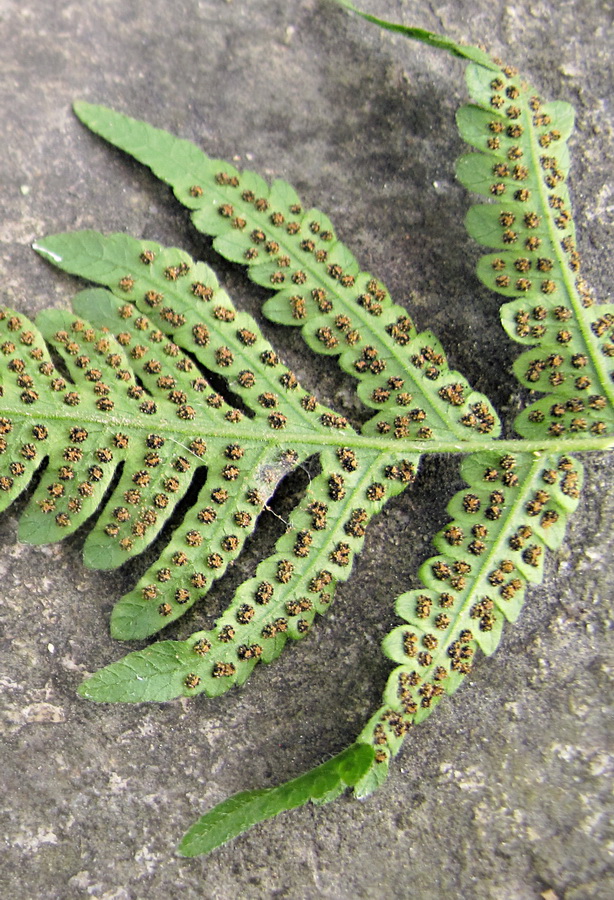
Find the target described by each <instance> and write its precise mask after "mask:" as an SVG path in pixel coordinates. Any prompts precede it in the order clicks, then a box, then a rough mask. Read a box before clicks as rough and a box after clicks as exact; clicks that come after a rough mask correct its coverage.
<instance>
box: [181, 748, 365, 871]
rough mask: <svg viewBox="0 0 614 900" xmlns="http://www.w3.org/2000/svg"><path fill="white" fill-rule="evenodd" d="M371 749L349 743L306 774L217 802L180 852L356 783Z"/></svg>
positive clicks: (206, 847) (203, 849) (202, 847)
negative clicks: (273, 786)
mask: <svg viewBox="0 0 614 900" xmlns="http://www.w3.org/2000/svg"><path fill="white" fill-rule="evenodd" d="M372 759H373V750H372V749H371V748H370V747H369V746H368V745H367V744H360V743H356V744H352V746H351V747H348V748H347V750H343V751H342V752H341V753H339V754H338V755H337V756H334V757H333V758H332V759H329V760H328V761H327V762H325V763H322V765H320V766H317V768H315V769H312V770H311V771H309V772H307V773H306V774H305V775H300V776H299V777H298V778H294V779H293V780H292V781H287V782H286V783H285V784H281V785H279V786H278V787H275V788H263V789H262V790H255V791H243V792H242V793H240V794H234V795H233V796H232V797H229V798H228V799H227V800H224V801H223V802H222V803H218V805H217V806H215V807H214V808H213V809H212V810H210V811H209V812H208V813H206V815H204V816H202V817H201V818H200V819H199V820H198V822H196V823H195V824H194V825H192V827H191V828H190V829H189V831H188V832H187V833H186V834H185V836H184V838H183V840H182V841H181V844H180V845H179V852H180V853H181V855H182V856H199V855H200V854H203V853H210V852H211V851H212V850H214V849H215V848H216V847H219V846H220V845H221V844H225V843H226V841H229V840H231V839H232V838H234V837H236V836H237V835H239V834H241V833H242V832H243V831H246V830H247V829H248V828H251V827H252V825H256V824H257V823H258V822H264V821H265V820H266V819H271V818H272V817H273V816H276V815H278V814H279V813H280V812H285V811H286V810H289V809H296V808H297V807H299V806H304V805H305V803H308V802H309V801H310V800H311V801H314V802H318V801H319V802H322V801H324V802H327V801H328V798H329V797H330V798H331V799H332V797H333V796H338V794H339V793H340V792H342V791H343V790H344V789H345V788H346V787H352V786H353V785H355V784H356V783H357V782H358V781H359V779H360V778H361V777H363V776H364V774H365V772H366V771H367V770H368V768H369V766H370V764H371V761H372Z"/></svg>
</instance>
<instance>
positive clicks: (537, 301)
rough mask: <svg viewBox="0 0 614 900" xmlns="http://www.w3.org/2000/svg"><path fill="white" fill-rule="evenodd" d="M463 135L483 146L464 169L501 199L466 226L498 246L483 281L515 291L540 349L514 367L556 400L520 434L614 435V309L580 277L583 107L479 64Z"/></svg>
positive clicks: (530, 337)
mask: <svg viewBox="0 0 614 900" xmlns="http://www.w3.org/2000/svg"><path fill="white" fill-rule="evenodd" d="M467 83H468V87H469V91H470V93H471V94H472V96H473V99H474V101H475V104H476V105H472V106H464V107H463V108H462V109H461V110H460V111H459V113H458V116H457V121H458V126H459V130H460V133H461V135H462V136H463V137H464V138H465V140H466V141H468V143H470V144H472V145H473V146H474V147H475V148H476V149H477V150H478V151H480V152H478V153H471V154H468V155H466V156H462V157H461V158H460V160H459V161H458V165H457V176H458V178H459V180H460V181H461V182H462V183H463V184H464V185H465V186H466V187H467V188H469V190H473V191H476V192H478V193H480V194H482V195H484V196H486V197H489V198H490V199H491V200H492V201H494V202H492V203H489V204H486V205H484V204H479V205H476V206H473V207H472V208H471V209H470V210H469V213H468V215H467V220H466V224H467V230H468V231H469V234H470V235H471V236H472V237H473V238H474V239H475V240H476V241H478V242H479V243H481V244H485V245H486V246H488V247H492V248H495V249H497V250H498V252H497V253H493V254H489V255H487V256H484V257H482V259H481V260H480V262H479V265H478V277H479V278H480V279H481V281H482V282H483V283H484V284H485V285H486V286H487V287H489V288H490V289H491V290H493V291H497V292H498V293H500V294H503V295H504V296H505V297H507V298H510V299H509V300H508V302H507V303H505V304H504V305H503V306H502V308H501V321H502V324H503V327H504V328H505V330H506V331H507V333H508V334H509V335H510V337H511V338H513V340H515V341H518V342H519V343H521V344H525V345H532V346H533V348H534V349H532V350H527V351H526V352H525V353H523V354H522V355H521V356H520V357H519V358H518V359H517V361H516V364H515V365H514V372H515V374H516V376H517V378H518V379H519V381H520V382H521V384H523V385H524V386H525V387H527V388H530V389H531V390H537V391H543V392H544V393H546V394H548V396H547V397H545V398H542V399H541V400H539V401H537V402H536V403H533V404H532V405H531V406H529V408H528V409H525V410H524V411H523V412H522V413H521V414H520V416H519V417H518V418H517V420H516V423H515V426H516V428H517V430H518V431H519V432H520V434H522V435H524V436H526V437H529V438H535V437H538V436H543V435H546V436H549V437H553V438H560V437H565V436H567V435H570V434H578V433H586V434H594V435H601V434H606V433H612V432H613V431H614V384H613V381H612V379H613V375H614V364H613V362H612V359H613V355H614V347H613V344H612V340H613V338H614V307H613V306H612V304H610V305H605V306H596V305H594V303H595V301H594V299H593V297H592V296H591V294H590V292H589V290H588V288H587V286H586V283H585V282H584V281H583V279H581V278H580V276H579V274H578V273H579V268H580V257H579V254H578V252H577V249H576V243H575V231H574V224H573V219H572V213H571V203H570V198H569V191H568V188H567V177H568V174H569V165H570V163H569V151H568V148H567V144H566V142H567V140H568V138H569V136H570V134H571V131H572V128H573V120H574V113H573V109H572V108H571V106H570V105H569V104H568V103H562V102H554V103H544V102H543V101H542V99H541V98H540V97H539V95H538V93H537V91H535V89H534V88H532V87H531V86H530V85H527V84H526V83H525V82H524V81H523V80H522V79H521V78H519V77H518V76H517V74H516V72H515V70H513V69H509V68H504V69H502V70H501V71H500V73H499V74H497V75H496V76H495V77H494V78H493V75H492V72H487V71H486V70H485V69H483V68H481V67H479V66H475V65H471V66H469V67H468V69H467Z"/></svg>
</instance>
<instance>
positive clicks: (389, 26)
mask: <svg viewBox="0 0 614 900" xmlns="http://www.w3.org/2000/svg"><path fill="white" fill-rule="evenodd" d="M336 2H337V3H338V4H339V5H340V6H344V7H345V8H346V9H348V10H350V12H354V13H356V14H357V15H359V16H361V17H362V18H363V19H366V20H367V22H372V23H373V24H374V25H379V27H380V28H384V29H386V31H395V32H397V33H398V34H402V35H404V36H405V37H407V38H410V39H411V40H415V41H420V43H422V44H428V45H429V46H430V47H437V48H438V49H441V50H447V51H448V53H451V54H452V55H453V56H458V57H460V58H461V59H470V60H473V62H476V63H479V64H480V65H482V66H485V67H486V68H487V69H493V70H497V69H498V68H499V66H498V65H497V63H495V62H494V61H493V60H492V59H491V57H490V56H489V55H488V53H486V52H485V51H484V50H480V48H479V47H471V46H465V45H464V44H457V43H456V42H455V41H452V40H450V38H447V37H445V36H444V35H441V34H435V33H434V32H432V31H425V29H424V28H412V27H411V26H408V25H399V24H397V23H396V22H389V21H387V20H386V19H378V18H377V16H371V15H369V14H368V13H365V12H362V10H360V9H357V8H356V7H355V6H354V4H353V3H350V2H349V0H336Z"/></svg>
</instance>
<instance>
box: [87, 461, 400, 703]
mask: <svg viewBox="0 0 614 900" xmlns="http://www.w3.org/2000/svg"><path fill="white" fill-rule="evenodd" d="M340 458H341V460H344V461H345V462H346V465H345V467H344V465H343V462H340ZM349 458H350V457H348V455H347V452H346V453H342V454H339V453H338V452H334V451H332V450H326V451H324V452H323V453H322V455H321V465H322V469H323V472H322V474H321V475H319V476H316V477H315V478H313V479H312V480H311V483H310V486H309V490H308V492H307V495H306V497H304V498H303V500H302V501H301V503H300V504H299V505H298V506H297V508H296V509H295V510H294V511H293V512H292V514H291V516H290V518H289V523H288V530H287V531H286V533H285V534H283V535H282V536H281V537H280V538H279V540H278V541H277V543H276V545H275V550H274V552H273V553H272V554H271V556H269V557H268V558H266V559H265V560H263V561H262V562H261V563H259V565H258V567H257V569H256V574H255V576H254V577H253V578H250V579H248V580H247V581H245V582H243V584H241V585H240V587H239V588H238V589H237V591H236V593H235V596H234V598H233V600H232V602H231V604H230V605H229V607H228V609H227V610H226V611H225V612H224V613H223V614H222V615H221V616H220V618H219V619H218V620H217V621H216V623H215V626H214V628H212V629H210V630H208V631H199V632H196V633H194V634H192V635H190V637H189V638H188V639H186V640H185V641H161V642H159V643H157V644H154V645H153V646H151V647H147V648H146V649H145V650H138V651H135V652H133V653H130V654H128V655H127V656H125V657H124V658H123V659H121V660H119V661H118V662H116V663H111V664H110V665H108V666H106V667H105V668H103V669H101V670H99V671H98V672H96V673H95V674H94V675H92V676H91V677H90V678H88V679H87V680H86V681H85V682H84V683H83V684H82V685H81V687H80V693H81V695H82V696H84V697H87V699H89V700H96V701H99V702H103V701H104V702H123V703H139V702H142V701H145V700H156V701H163V700H171V699H173V698H174V697H178V696H181V695H186V696H194V695H195V694H198V693H206V694H207V695H208V696H211V697H213V696H218V695H219V694H221V693H224V692H225V691H227V690H228V689H229V688H231V687H232V686H233V685H235V684H243V682H245V681H246V679H247V678H248V677H249V675H250V673H251V671H252V669H253V668H254V666H255V665H256V664H257V663H258V662H264V663H269V662H271V661H272V660H274V659H276V658H277V657H278V656H279V654H280V653H281V651H282V650H283V648H284V646H285V644H286V642H287V640H288V639H289V638H291V639H292V640H300V639H301V638H303V637H305V636H306V635H307V634H308V633H309V631H310V629H311V625H312V623H313V620H314V618H315V615H316V613H320V614H322V613H324V612H326V610H327V609H328V608H329V607H330V604H331V602H332V600H333V597H334V590H335V585H336V584H337V582H339V581H345V580H346V579H347V578H349V576H350V573H351V569H352V564H353V561H354V557H355V555H356V554H357V553H359V552H360V550H361V549H362V544H363V541H364V535H365V531H366V527H367V525H368V522H369V521H370V519H371V518H372V517H373V516H374V515H375V514H376V513H377V512H379V510H380V509H381V508H382V506H383V505H384V503H385V502H386V501H387V500H388V499H389V498H390V497H391V496H394V495H395V494H398V493H399V492H400V491H402V490H403V489H404V487H405V486H406V482H404V481H403V480H402V479H399V478H398V477H396V473H394V472H391V467H390V465H389V462H390V452H389V451H386V452H377V451H370V455H369V454H368V453H367V452H366V451H363V452H362V453H361V456H360V465H356V467H355V468H354V467H353V466H354V464H355V463H356V460H357V458H356V456H355V455H353V454H352V457H351V458H352V468H348V465H347V461H348V459H349ZM142 580H145V581H147V576H144V579H142ZM141 604H142V601H141V597H140V595H139V591H138V586H137V589H135V591H134V592H132V593H131V594H128V595H126V597H124V598H123V600H122V601H120V603H119V604H118V605H117V607H116V612H115V615H117V616H122V617H123V616H128V617H129V618H130V627H131V629H133V628H134V626H133V624H132V617H133V616H134V618H135V619H136V620H137V621H139V620H140V616H141V615H142V614H141ZM133 605H136V607H137V609H136V611H134V612H133V609H132V607H133Z"/></svg>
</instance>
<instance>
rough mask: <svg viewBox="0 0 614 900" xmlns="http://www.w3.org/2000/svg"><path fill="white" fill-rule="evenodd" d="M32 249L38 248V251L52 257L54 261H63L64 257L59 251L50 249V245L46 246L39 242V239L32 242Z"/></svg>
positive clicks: (48, 257) (49, 257) (42, 254)
mask: <svg viewBox="0 0 614 900" xmlns="http://www.w3.org/2000/svg"><path fill="white" fill-rule="evenodd" d="M32 249H33V250H36V252H37V253H40V255H41V256H44V257H46V258H47V259H50V260H51V261H52V262H54V263H61V262H62V257H61V256H60V254H59V253H55V252H54V251H53V250H50V249H49V248H48V247H45V245H44V244H39V242H38V241H34V243H33V244H32Z"/></svg>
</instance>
